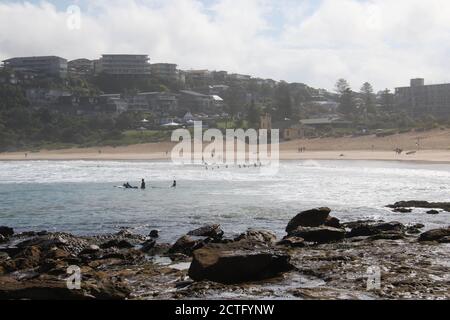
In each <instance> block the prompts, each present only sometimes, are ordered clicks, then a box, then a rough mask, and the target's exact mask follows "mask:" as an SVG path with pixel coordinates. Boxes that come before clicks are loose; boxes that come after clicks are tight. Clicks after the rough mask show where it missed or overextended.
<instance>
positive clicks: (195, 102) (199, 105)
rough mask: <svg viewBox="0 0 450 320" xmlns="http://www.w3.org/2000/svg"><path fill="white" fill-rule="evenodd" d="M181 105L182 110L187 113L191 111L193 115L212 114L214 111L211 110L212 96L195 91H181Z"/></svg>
mask: <svg viewBox="0 0 450 320" xmlns="http://www.w3.org/2000/svg"><path fill="white" fill-rule="evenodd" d="M179 104H180V108H181V109H182V110H183V111H186V112H187V111H190V112H192V113H200V112H204V113H210V112H212V111H213V110H212V108H211V106H212V98H211V96H209V95H205V94H201V93H198V92H195V91H190V90H181V91H180V96H179ZM214 111H215V110H214Z"/></svg>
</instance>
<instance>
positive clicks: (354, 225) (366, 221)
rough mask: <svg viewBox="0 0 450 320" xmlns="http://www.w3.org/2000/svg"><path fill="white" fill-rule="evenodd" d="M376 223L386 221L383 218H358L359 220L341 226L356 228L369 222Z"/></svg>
mask: <svg viewBox="0 0 450 320" xmlns="http://www.w3.org/2000/svg"><path fill="white" fill-rule="evenodd" d="M375 223H384V221H383V220H357V221H352V222H346V223H342V224H341V226H342V228H346V229H354V228H357V227H360V226H365V225H368V224H375Z"/></svg>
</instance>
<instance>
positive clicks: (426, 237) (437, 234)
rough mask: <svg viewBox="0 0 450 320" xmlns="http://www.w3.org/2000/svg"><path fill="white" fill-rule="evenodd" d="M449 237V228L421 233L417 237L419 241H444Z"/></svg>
mask: <svg viewBox="0 0 450 320" xmlns="http://www.w3.org/2000/svg"><path fill="white" fill-rule="evenodd" d="M447 237H450V228H442V229H434V230H430V231H427V232H425V233H422V234H421V235H420V237H419V241H421V242H424V241H438V242H440V241H442V240H444V242H445V241H446V239H445V238H447Z"/></svg>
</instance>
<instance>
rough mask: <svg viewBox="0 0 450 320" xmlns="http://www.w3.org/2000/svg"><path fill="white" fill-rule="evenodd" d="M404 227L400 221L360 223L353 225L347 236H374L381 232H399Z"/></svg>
mask: <svg viewBox="0 0 450 320" xmlns="http://www.w3.org/2000/svg"><path fill="white" fill-rule="evenodd" d="M404 228H405V226H404V225H403V224H401V223H400V222H381V223H374V224H371V223H361V224H360V225H354V226H353V228H352V230H351V231H350V232H349V233H348V234H347V238H353V237H367V236H374V235H378V234H380V233H383V232H401V231H402V230H403V229H404Z"/></svg>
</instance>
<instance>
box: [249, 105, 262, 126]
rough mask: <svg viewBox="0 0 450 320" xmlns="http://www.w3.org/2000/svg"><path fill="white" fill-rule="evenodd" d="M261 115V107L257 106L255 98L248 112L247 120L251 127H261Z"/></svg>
mask: <svg viewBox="0 0 450 320" xmlns="http://www.w3.org/2000/svg"><path fill="white" fill-rule="evenodd" d="M259 116H260V112H259V109H258V108H257V107H256V104H255V100H252V102H251V103H250V107H249V108H248V113H247V122H248V126H249V127H250V128H257V127H259Z"/></svg>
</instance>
